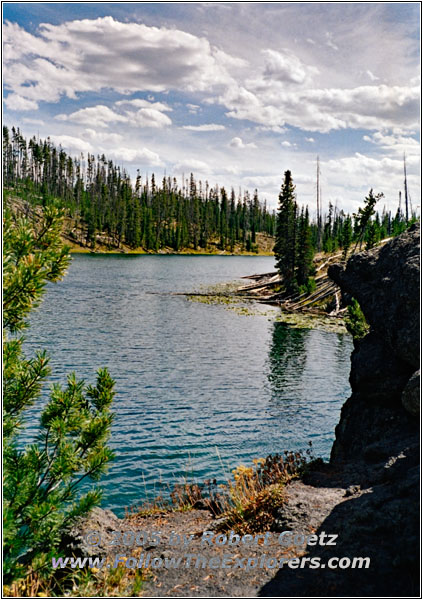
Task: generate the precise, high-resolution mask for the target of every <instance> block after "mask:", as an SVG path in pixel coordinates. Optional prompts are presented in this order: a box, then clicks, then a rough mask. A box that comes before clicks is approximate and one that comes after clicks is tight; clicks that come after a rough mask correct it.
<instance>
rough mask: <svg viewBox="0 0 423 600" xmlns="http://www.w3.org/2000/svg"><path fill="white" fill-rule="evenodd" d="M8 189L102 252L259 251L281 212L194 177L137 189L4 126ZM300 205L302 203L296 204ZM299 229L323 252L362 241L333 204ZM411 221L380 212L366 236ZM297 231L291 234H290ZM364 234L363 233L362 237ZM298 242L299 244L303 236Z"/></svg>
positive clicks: (99, 165) (115, 173)
mask: <svg viewBox="0 0 423 600" xmlns="http://www.w3.org/2000/svg"><path fill="white" fill-rule="evenodd" d="M3 185H4V186H5V188H8V189H9V190H12V189H13V190H15V191H16V192H17V193H18V194H19V196H20V197H22V198H24V199H26V200H28V201H29V202H30V203H32V204H40V205H43V206H47V205H48V204H51V203H57V202H59V203H60V204H61V206H63V207H64V208H66V209H67V211H68V214H69V216H70V217H72V218H75V219H81V220H82V221H83V222H84V224H85V236H86V239H85V240H84V241H85V243H86V244H87V245H89V246H91V247H94V246H95V243H96V239H97V237H98V235H101V236H104V237H105V238H107V239H108V240H110V243H111V245H112V246H119V245H120V244H123V243H124V244H127V245H128V246H130V247H131V248H144V249H145V250H149V251H157V250H159V249H161V248H171V249H173V250H174V251H176V252H178V251H180V250H182V249H186V248H192V249H194V250H197V249H198V250H201V249H207V248H209V247H210V245H214V246H215V247H216V246H217V247H218V248H219V249H221V250H228V251H233V250H234V247H235V245H237V246H238V247H240V249H241V250H246V251H247V252H248V251H257V250H258V246H257V234H258V233H263V234H267V235H270V236H275V234H276V222H277V219H276V213H275V211H269V210H268V209H267V206H266V201H264V202H260V201H259V197H258V193H257V190H255V191H254V193H253V194H250V193H249V192H248V191H244V192H243V194H241V192H239V193H238V194H236V193H235V191H234V189H231V190H230V192H228V191H227V190H226V189H225V188H224V187H219V186H217V185H216V186H210V185H209V184H208V182H207V181H206V182H201V181H197V180H196V179H195V178H194V176H193V174H191V175H190V177H189V178H188V179H187V180H184V181H183V182H182V185H180V184H178V182H177V180H176V179H175V178H171V177H163V179H162V180H161V182H160V183H158V182H157V181H156V179H155V176H154V174H153V175H151V177H149V178H145V179H143V178H142V177H141V175H140V173H139V171H138V175H137V177H136V180H135V183H133V182H132V181H131V179H130V177H129V174H128V173H127V172H126V171H125V169H123V168H121V167H120V166H117V165H115V164H114V163H113V162H112V161H111V160H107V158H106V157H105V156H104V155H102V156H97V157H96V156H94V155H92V154H87V155H86V157H83V155H82V154H81V156H80V157H78V158H75V157H71V156H69V155H68V154H66V152H64V150H63V149H62V148H61V147H58V148H57V147H55V145H54V144H53V143H52V142H51V140H50V139H49V138H48V139H47V140H39V139H37V138H36V137H35V136H34V137H33V138H31V139H29V141H28V140H26V139H25V138H24V137H23V136H22V135H21V133H20V131H19V129H15V128H14V127H12V128H11V130H10V131H9V129H8V128H7V127H3ZM297 203H301V199H300V198H299V199H298V200H296V205H297V206H298V204H297ZM293 220H294V223H295V225H294V229H296V228H297V227H298V229H302V230H303V235H306V230H308V231H309V235H308V234H307V235H306V237H307V239H309V240H310V242H309V243H310V244H311V246H312V248H313V252H314V251H316V250H324V251H326V252H332V251H334V250H337V249H339V248H345V246H346V245H347V244H348V245H349V244H350V243H351V242H352V241H354V239H356V237H357V235H358V232H359V228H358V220H357V218H356V216H355V215H352V216H350V215H349V214H345V213H344V211H342V210H339V209H337V208H336V207H334V206H333V205H332V204H329V207H328V211H327V213H326V215H324V216H323V217H321V218H319V219H318V222H316V221H314V222H313V221H310V223H309V219H308V211H307V216H305V213H303V216H302V217H301V213H300V211H298V209H296V210H295V212H294V215H293ZM406 226H407V223H406V219H405V217H404V215H403V214H402V212H401V211H400V210H398V211H397V213H396V214H395V215H394V216H393V215H392V214H391V212H390V211H389V212H387V211H385V210H383V212H382V213H381V214H379V213H378V212H376V214H375V215H374V217H373V218H372V220H371V221H369V223H368V225H367V226H366V230H365V231H364V237H363V241H364V242H365V243H366V245H367V246H368V247H371V246H372V245H374V244H375V243H377V242H378V241H379V240H380V239H383V238H385V237H389V236H391V235H397V234H398V233H401V232H402V231H404V229H405V228H406ZM291 233H292V232H290V235H291ZM361 233H363V232H361ZM298 239H299V238H298Z"/></svg>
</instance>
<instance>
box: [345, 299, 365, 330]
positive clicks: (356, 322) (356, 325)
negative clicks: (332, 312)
mask: <svg viewBox="0 0 423 600" xmlns="http://www.w3.org/2000/svg"><path fill="white" fill-rule="evenodd" d="M345 326H346V328H347V330H348V331H349V332H350V333H351V335H352V336H353V339H354V341H358V340H361V338H363V337H364V336H365V335H367V333H368V331H369V328H370V327H369V324H368V323H367V321H366V317H365V316H364V314H363V311H362V310H361V308H360V305H359V303H358V302H357V300H356V299H355V298H353V299H352V301H351V304H349V305H348V317H347V318H346V319H345Z"/></svg>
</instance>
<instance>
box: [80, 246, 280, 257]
mask: <svg viewBox="0 0 423 600" xmlns="http://www.w3.org/2000/svg"><path fill="white" fill-rule="evenodd" d="M69 253H70V254H95V255H104V256H110V255H112V256H248V257H254V256H261V257H263V256H268V257H272V256H274V254H273V252H226V251H221V252H197V251H195V250H190V251H183V252H148V251H146V250H130V251H126V250H121V251H119V250H100V251H96V250H90V249H89V248H72V247H71V249H70V250H69Z"/></svg>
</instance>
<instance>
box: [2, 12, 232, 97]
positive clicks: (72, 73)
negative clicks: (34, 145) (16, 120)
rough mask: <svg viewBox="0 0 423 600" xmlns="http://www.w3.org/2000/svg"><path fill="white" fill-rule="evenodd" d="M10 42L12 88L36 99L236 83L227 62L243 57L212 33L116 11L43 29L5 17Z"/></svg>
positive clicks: (8, 82)
mask: <svg viewBox="0 0 423 600" xmlns="http://www.w3.org/2000/svg"><path fill="white" fill-rule="evenodd" d="M4 46H5V60H4V83H5V86H6V89H8V90H11V91H13V92H15V93H16V94H19V95H20V96H22V97H23V98H26V99H27V100H28V101H34V102H36V101H40V100H44V101H48V102H57V101H59V99H60V98H61V97H62V96H63V95H66V96H68V97H70V98H75V97H76V94H77V93H80V92H88V91H100V90H102V89H104V88H109V89H113V90H116V91H118V92H120V93H122V94H127V93H131V92H136V91H142V90H146V91H153V92H164V91H166V90H169V89H183V90H184V91H197V90H208V89H210V87H212V86H215V85H222V84H224V83H229V82H230V80H231V78H230V76H229V74H228V72H227V70H226V67H227V66H228V65H232V66H234V65H235V64H237V65H238V64H239V63H238V60H237V59H233V58H232V57H230V56H228V55H226V54H225V53H224V52H223V51H221V50H217V49H215V48H213V47H212V46H211V45H210V43H209V42H208V40H207V39H205V38H202V37H201V38H200V37H197V36H195V35H192V34H190V33H186V32H184V31H181V30H178V29H167V28H165V27H161V28H158V27H149V26H147V25H143V24H138V23H122V22H119V21H116V20H115V19H113V18H112V17H102V18H97V19H83V20H75V21H67V22H65V23H62V24H61V25H52V24H49V23H44V24H42V25H40V27H39V29H38V31H37V33H36V34H30V33H28V32H26V31H25V30H24V29H23V28H22V27H20V26H19V25H16V24H11V23H9V22H6V24H5V27H4Z"/></svg>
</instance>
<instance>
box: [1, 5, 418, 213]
mask: <svg viewBox="0 0 423 600" xmlns="http://www.w3.org/2000/svg"><path fill="white" fill-rule="evenodd" d="M419 11H420V6H419V4H418V3H406V2H403V3H319V2H314V3H283V2H281V3H224V2H219V3H217V2H214V3H210V2H209V3H207V2H203V3H202V2H194V3H193V2H192V3H169V4H167V3H130V4H126V3H123V2H122V3H81V4H79V3H74V4H73V3H66V2H65V3H60V4H55V3H7V2H6V3H4V4H3V23H4V34H3V39H4V58H3V73H4V75H3V80H4V122H5V123H6V124H7V125H9V126H12V125H15V126H18V127H20V128H21V130H22V131H23V133H24V135H28V136H32V135H40V136H41V137H42V138H43V137H47V136H50V137H51V139H52V140H53V141H54V142H55V143H57V144H61V145H62V146H63V148H64V149H65V150H67V151H69V152H71V153H72V154H80V153H81V152H82V153H84V155H86V154H87V153H88V152H91V153H94V154H100V153H104V154H106V156H107V157H109V158H112V159H113V160H115V161H116V162H117V163H119V164H121V165H124V166H125V167H126V168H127V169H128V170H129V171H130V172H131V174H134V173H135V172H136V169H137V168H139V169H140V170H141V172H142V173H143V174H145V173H150V174H151V173H152V172H154V173H155V174H156V176H158V177H161V175H163V173H164V172H166V173H167V174H168V175H172V176H176V177H178V178H180V177H181V176H182V174H185V176H188V175H189V173H190V172H191V171H192V172H193V173H194V174H195V175H196V177H197V178H201V179H203V180H207V181H208V182H209V183H210V184H211V185H214V184H216V183H219V184H220V185H225V186H228V187H231V186H233V187H234V188H235V189H236V190H238V189H239V188H240V187H241V188H242V189H249V190H251V191H252V190H253V189H254V188H256V187H257V188H258V190H259V194H260V197H261V198H262V199H264V198H266V199H267V201H268V203H269V204H270V206H272V207H275V206H276V203H277V196H278V192H279V188H280V183H281V180H282V176H283V172H284V171H285V170H286V169H291V171H292V173H293V178H294V182H295V183H296V186H297V195H298V201H299V203H300V204H308V205H309V206H310V208H311V209H312V210H313V209H314V205H315V200H314V199H315V172H316V156H317V155H319V156H320V164H321V172H322V176H321V181H322V195H323V202H324V204H327V203H328V202H329V201H331V202H332V203H334V204H336V205H337V206H338V207H339V208H343V209H344V210H346V211H354V210H356V209H357V207H358V206H359V205H360V203H362V200H363V198H364V196H365V195H366V193H367V192H368V190H369V189H370V188H374V190H375V191H377V192H379V191H382V192H384V194H385V199H384V201H383V202H384V204H386V205H387V207H388V208H390V209H392V210H395V209H396V206H397V203H398V192H399V190H400V189H402V186H403V164H402V157H403V154H404V152H405V153H406V155H407V169H408V175H409V181H408V183H409V189H410V193H411V196H412V199H413V204H414V206H416V205H417V203H418V202H419V200H418V198H419V196H420V178H419V173H420V137H419V101H420V79H419V73H420V62H419V61H420V56H419V43H420V42H419V40H420V31H419V23H420V13H419Z"/></svg>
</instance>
